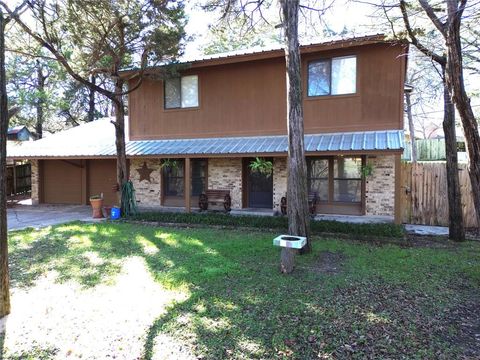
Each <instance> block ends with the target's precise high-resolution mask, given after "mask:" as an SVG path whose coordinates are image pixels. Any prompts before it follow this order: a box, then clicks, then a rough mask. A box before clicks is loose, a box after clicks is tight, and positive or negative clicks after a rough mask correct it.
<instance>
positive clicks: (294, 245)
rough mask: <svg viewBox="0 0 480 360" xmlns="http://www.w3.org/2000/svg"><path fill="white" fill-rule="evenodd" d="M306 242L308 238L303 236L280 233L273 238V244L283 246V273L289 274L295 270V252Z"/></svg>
mask: <svg viewBox="0 0 480 360" xmlns="http://www.w3.org/2000/svg"><path fill="white" fill-rule="evenodd" d="M306 244H307V238H306V237H303V236H293V235H279V236H277V237H276V238H275V239H273V245H275V246H280V247H281V248H282V252H281V254H280V271H281V272H282V273H285V274H289V273H291V272H292V271H293V268H294V266H295V263H294V260H295V253H296V252H297V250H298V249H301V248H303V247H304V246H305V245H306Z"/></svg>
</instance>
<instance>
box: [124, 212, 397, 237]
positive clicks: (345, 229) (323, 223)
mask: <svg viewBox="0 0 480 360" xmlns="http://www.w3.org/2000/svg"><path fill="white" fill-rule="evenodd" d="M128 219H130V220H136V221H151V222H160V223H175V224H201V225H216V226H233V227H249V228H259V229H275V230H277V229H278V230H282V231H286V230H287V228H288V223H287V218H286V217H280V216H251V215H238V216H236V215H229V214H221V213H180V212H179V213H176V212H175V213H172V212H144V213H139V214H136V215H133V216H130V217H129V218H128ZM310 229H311V232H312V234H320V233H337V234H355V235H360V236H378V237H392V238H399V237H403V235H404V230H403V227H402V226H401V225H396V224H391V223H388V224H354V223H344V222H339V221H333V220H313V221H311V227H310Z"/></svg>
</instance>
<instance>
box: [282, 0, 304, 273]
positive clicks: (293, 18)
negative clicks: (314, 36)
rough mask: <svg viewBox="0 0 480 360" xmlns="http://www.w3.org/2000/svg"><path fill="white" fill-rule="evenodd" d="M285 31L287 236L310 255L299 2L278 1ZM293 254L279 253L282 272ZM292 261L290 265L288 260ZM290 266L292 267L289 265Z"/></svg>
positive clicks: (287, 269)
mask: <svg viewBox="0 0 480 360" xmlns="http://www.w3.org/2000/svg"><path fill="white" fill-rule="evenodd" d="M280 4H281V7H282V14H283V27H284V30H285V42H286V48H285V63H286V67H287V72H286V75H287V113H288V115H287V116H288V119H287V123H288V178H287V203H288V207H287V215H288V232H289V234H290V235H297V236H306V237H307V245H306V246H305V247H304V248H303V249H302V250H301V251H300V253H306V252H310V251H311V244H310V238H309V212H308V192H307V165H306V160H305V146H304V136H303V135H304V129H303V104H302V78H301V61H300V49H299V43H298V11H299V1H298V0H280ZM294 254H295V250H292V249H282V261H283V260H284V259H285V264H284V265H285V268H283V266H282V271H284V272H286V273H289V272H291V271H293V266H292V265H293V256H294ZM290 258H292V261H289V259H290ZM290 264H291V265H290Z"/></svg>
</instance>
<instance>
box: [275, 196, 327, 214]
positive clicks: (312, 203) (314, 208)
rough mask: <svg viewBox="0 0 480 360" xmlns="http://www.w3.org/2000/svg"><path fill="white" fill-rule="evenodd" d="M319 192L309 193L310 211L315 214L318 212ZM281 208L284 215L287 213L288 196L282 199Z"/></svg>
mask: <svg viewBox="0 0 480 360" xmlns="http://www.w3.org/2000/svg"><path fill="white" fill-rule="evenodd" d="M317 203H318V194H317V193H316V192H311V193H308V211H309V212H310V215H312V216H314V215H315V214H316V213H317ZM280 210H281V212H282V215H287V198H286V196H284V197H282V198H281V199H280Z"/></svg>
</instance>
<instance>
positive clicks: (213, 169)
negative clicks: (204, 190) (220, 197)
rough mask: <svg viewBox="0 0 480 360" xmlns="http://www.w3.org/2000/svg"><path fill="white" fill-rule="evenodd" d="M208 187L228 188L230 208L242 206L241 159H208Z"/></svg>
mask: <svg viewBox="0 0 480 360" xmlns="http://www.w3.org/2000/svg"><path fill="white" fill-rule="evenodd" d="M208 188H209V189H228V190H230V196H231V197H232V208H233V209H241V208H242V159H241V158H216V159H208Z"/></svg>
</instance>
